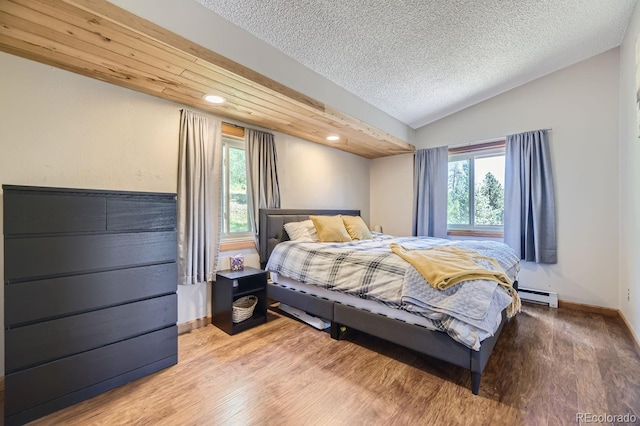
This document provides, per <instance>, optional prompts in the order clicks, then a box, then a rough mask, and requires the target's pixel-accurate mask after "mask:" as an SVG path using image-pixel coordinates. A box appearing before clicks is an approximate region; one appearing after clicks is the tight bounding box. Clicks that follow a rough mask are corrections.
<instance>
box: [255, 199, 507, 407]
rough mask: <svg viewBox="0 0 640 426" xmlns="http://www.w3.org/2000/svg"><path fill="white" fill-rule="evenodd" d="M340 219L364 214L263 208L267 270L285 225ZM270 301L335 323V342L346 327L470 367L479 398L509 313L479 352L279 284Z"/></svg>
mask: <svg viewBox="0 0 640 426" xmlns="http://www.w3.org/2000/svg"><path fill="white" fill-rule="evenodd" d="M336 214H344V215H352V216H354V215H360V211H359V210H292V209H260V222H259V223H260V233H259V242H260V262H261V265H262V267H263V268H264V267H265V266H266V263H267V261H268V259H269V256H270V254H271V252H272V251H273V248H274V247H275V246H276V245H277V244H279V243H281V242H283V241H287V240H289V237H288V235H287V233H286V231H285V230H284V227H283V226H284V224H285V223H288V222H299V221H302V220H306V219H308V218H309V215H336ZM267 296H268V297H269V298H270V299H273V300H276V301H279V302H282V303H285V304H287V305H290V306H293V307H295V308H298V309H301V310H303V311H306V312H308V313H310V314H312V315H316V316H319V317H322V318H324V319H327V320H330V321H331V337H332V338H334V339H336V340H337V339H339V338H340V334H341V333H340V328H341V327H343V326H344V327H351V328H353V329H355V330H360V331H362V332H365V333H368V334H370V335H373V336H376V337H379V338H382V339H385V340H387V341H389V342H393V343H396V344H399V345H401V346H404V347H407V348H409V349H413V350H415V351H418V352H420V353H423V354H426V355H429V356H432V357H434V358H437V359H440V360H443V361H446V362H449V363H451V364H454V365H457V366H459V367H463V368H467V369H469V370H470V371H471V390H472V392H473V393H474V395H478V392H479V390H480V379H481V377H482V372H483V371H484V368H485V366H486V365H487V361H488V360H489V356H490V355H491V352H492V351H493V347H494V346H495V344H496V341H497V340H498V337H499V336H500V333H501V332H502V328H503V327H504V324H505V322H506V320H507V318H506V312H505V311H503V312H502V322H501V323H500V326H499V328H498V331H496V333H495V334H494V335H493V336H492V337H489V338H487V339H485V340H483V341H482V346H481V348H480V350H479V351H474V350H472V349H470V348H468V347H466V346H464V345H463V344H461V343H458V342H456V341H455V340H453V339H452V338H451V337H449V335H447V334H446V333H443V332H440V331H433V330H429V329H427V328H425V327H422V326H419V325H415V324H409V323H406V322H404V321H401V320H397V319H393V318H389V317H386V316H384V315H379V314H375V313H372V312H369V311H365V310H362V309H358V308H355V307H352V306H349V305H345V304H342V303H339V302H334V301H331V300H327V299H324V298H320V297H316V296H312V295H310V294H308V293H303V292H299V291H296V290H292V289H289V288H285V287H282V286H279V285H277V284H272V283H270V284H268V286H267Z"/></svg>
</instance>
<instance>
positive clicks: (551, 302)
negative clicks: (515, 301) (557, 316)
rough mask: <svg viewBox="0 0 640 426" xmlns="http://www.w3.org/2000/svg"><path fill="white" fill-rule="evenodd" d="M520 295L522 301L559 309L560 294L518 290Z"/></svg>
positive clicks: (526, 289)
mask: <svg viewBox="0 0 640 426" xmlns="http://www.w3.org/2000/svg"><path fill="white" fill-rule="evenodd" d="M518 295H519V296H520V299H521V300H525V301H527V302H533V303H540V304H542V305H548V306H549V307H551V308H557V307H558V293H554V292H552V291H544V290H534V289H532V288H523V287H519V288H518Z"/></svg>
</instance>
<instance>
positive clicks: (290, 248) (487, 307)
mask: <svg viewBox="0 0 640 426" xmlns="http://www.w3.org/2000/svg"><path fill="white" fill-rule="evenodd" d="M392 242H395V243H398V244H400V245H402V246H404V247H406V248H407V249H419V248H427V247H433V246H436V245H442V244H455V245H460V246H462V247H465V248H469V249H473V250H477V251H479V252H480V253H482V254H483V255H485V256H488V257H493V258H495V259H496V260H497V261H498V264H499V265H500V266H501V267H502V269H503V270H504V271H505V273H506V274H507V276H508V277H509V278H510V279H511V280H512V281H513V280H515V279H516V277H517V273H518V270H519V259H518V257H517V256H516V255H515V253H514V252H513V250H511V249H510V248H509V247H508V246H506V245H505V244H502V243H498V242H493V241H451V240H443V239H438V238H426V237H391V236H389V235H384V234H375V235H374V239H372V240H364V241H353V242H350V243H309V242H295V241H287V242H283V243H280V244H278V245H277V246H276V247H275V248H274V250H273V252H272V253H271V256H270V258H269V262H268V263H267V270H269V271H272V272H276V273H278V274H279V275H282V276H284V277H288V278H291V279H294V280H297V281H300V282H303V283H305V284H312V285H316V286H319V287H322V288H325V289H328V290H333V291H339V292H342V293H346V294H350V295H353V296H356V297H359V298H362V299H369V300H374V301H377V302H379V303H382V304H385V305H387V306H390V307H393V308H397V309H403V310H406V311H409V312H411V313H413V314H415V315H419V316H421V317H423V318H428V319H429V320H431V322H432V324H433V327H434V329H438V330H441V331H444V332H447V333H448V334H449V335H450V336H451V337H452V338H454V339H455V340H457V341H459V342H460V343H463V344H465V345H466V346H468V347H470V348H472V349H475V350H478V349H479V348H480V343H481V341H482V340H484V339H485V338H486V337H489V336H491V335H492V334H493V333H494V332H495V330H496V329H497V327H498V326H499V324H500V320H501V314H500V313H501V311H502V310H503V309H504V308H505V307H506V306H507V305H508V304H509V303H510V302H511V297H510V296H508V295H507V294H506V292H505V291H504V290H502V289H500V288H499V286H497V284H496V283H495V282H486V281H483V280H477V281H478V282H472V281H467V282H464V283H461V284H458V285H456V286H453V287H452V289H451V290H450V291H448V292H441V291H439V290H436V291H435V292H433V291H431V290H432V289H431V288H430V285H429V284H428V283H427V282H426V281H424V278H422V276H421V275H420V274H419V273H417V271H416V270H415V268H414V267H413V266H411V265H410V264H409V263H408V262H406V261H405V260H403V259H402V258H401V257H400V256H398V255H396V254H394V253H393V252H391V249H390V244H391V243H392ZM505 296H506V297H505ZM470 312H471V313H472V315H469V313H470Z"/></svg>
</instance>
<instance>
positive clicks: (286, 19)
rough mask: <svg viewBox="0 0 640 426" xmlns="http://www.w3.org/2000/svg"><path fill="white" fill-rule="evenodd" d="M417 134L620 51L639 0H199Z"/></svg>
mask: <svg viewBox="0 0 640 426" xmlns="http://www.w3.org/2000/svg"><path fill="white" fill-rule="evenodd" d="M196 1H198V2H199V3H201V4H203V5H205V6H206V7H208V8H209V9H211V10H213V11H214V12H216V13H218V14H219V15H221V16H223V17H224V18H226V19H227V20H229V21H231V22H233V23H234V24H236V25H238V26H240V27H241V28H243V29H245V30H247V31H248V32H250V33H252V34H253V35H255V36H256V37H258V38H260V39H262V40H264V41H266V42H267V43H269V44H271V45H272V46H274V47H276V48H277V49H279V50H281V51H282V52H284V53H285V54H287V55H288V56H290V57H292V58H293V59H295V60H296V61H298V62H300V63H302V64H303V65H305V66H307V67H308V68H310V69H312V70H314V71H315V72H317V73H319V74H320V75H322V76H324V77H325V78H327V79H328V80H330V81H332V82H334V83H336V84H337V85H338V86H340V87H342V88H344V89H346V90H348V91H350V92H352V93H353V94H355V95H356V96H358V97H360V98H361V99H363V100H365V101H367V102H369V103H370V104H372V105H374V106H375V107H377V108H378V109H380V110H382V111H384V112H386V113H388V114H389V115H391V116H393V117H395V118H397V119H399V120H400V121H402V122H404V123H406V124H408V125H409V126H411V127H414V128H417V127H420V126H422V125H424V124H427V123H430V122H432V121H435V120H437V119H439V118H442V117H444V116H446V115H449V114H451V113H454V112H456V111H459V110H461V109H463V108H466V107H468V106H471V105H473V104H476V103H478V102H481V101H483V100H485V99H488V98H490V97H492V96H495V95H497V94H499V93H502V92H504V91H506V90H509V89H512V88H514V87H517V86H519V85H521V84H524V83H527V82H529V81H531V80H534V79H536V78H539V77H541V76H543V75H545V74H548V73H550V72H553V71H556V70H558V69H561V68H564V67H566V66H569V65H571V64H574V63H576V62H579V61H581V60H584V59H586V58H589V57H591V56H594V55H597V54H599V53H602V52H604V51H606V50H609V49H611V48H614V47H616V46H619V45H620V43H621V41H622V38H623V36H624V32H625V29H626V26H627V23H628V21H629V18H630V16H631V13H632V11H633V7H634V5H635V3H636V0H428V1H427V0H403V1H388V0H360V1H340V0H296V1H291V0H196Z"/></svg>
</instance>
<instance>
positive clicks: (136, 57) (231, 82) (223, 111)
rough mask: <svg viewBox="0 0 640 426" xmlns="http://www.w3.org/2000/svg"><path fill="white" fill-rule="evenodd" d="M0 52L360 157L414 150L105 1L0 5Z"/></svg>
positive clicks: (28, 0) (35, 0)
mask: <svg viewBox="0 0 640 426" xmlns="http://www.w3.org/2000/svg"><path fill="white" fill-rule="evenodd" d="M0 50H2V51H5V52H8V53H11V54H15V55H18V56H22V57H24V58H27V59H32V60H35V61H39V62H42V63H45V64H49V65H53V66H56V67H59V68H62V69H65V70H69V71H72V72H75V73H79V74H82V75H85V76H88V77H92V78H96V79H99V80H103V81H106V82H109V83H113V84H117V85H119V86H123V87H126V88H129V89H133V90H136V91H140V92H143V93H147V94H150V95H153V96H157V97H160V98H163V99H167V100H171V101H175V102H178V103H180V104H184V105H188V106H193V107H196V108H199V109H202V110H206V111H210V112H212V113H214V114H217V115H220V116H223V117H229V118H232V119H235V120H239V121H242V122H245V123H248V124H253V125H256V126H260V127H265V128H268V129H272V130H275V131H279V132H282V133H285V134H289V135H293V136H297V137H300V138H303V139H306V140H309V141H312V142H317V143H321V144H325V145H329V146H332V147H335V148H337V149H341V150H344V151H347V152H350V153H353V154H356V155H360V156H363V157H366V158H377V157H383V156H388V155H394V154H399V153H408V152H413V151H414V149H415V148H414V147H413V145H410V144H409V143H407V142H405V141H403V140H401V139H399V138H397V137H395V136H393V135H391V134H389V133H387V132H385V131H382V130H380V129H377V128H375V127H373V126H371V125H370V124H368V123H365V122H363V121H361V120H358V119H356V118H354V117H351V116H349V115H347V114H344V113H342V112H341V111H338V110H336V109H335V108H332V107H331V106H330V105H326V104H324V103H322V102H319V101H317V100H315V99H312V98H310V97H308V96H306V95H304V94H302V93H300V92H297V91H295V90H293V89H291V88H289V87H286V86H284V85H282V84H280V83H278V82H276V81H274V80H272V79H269V78H267V77H265V76H264V75H261V74H259V73H257V72H255V71H252V70H251V69H248V68H246V67H244V66H242V65H240V64H238V63H236V62H233V61H231V60H229V59H227V58H225V57H223V56H221V55H219V54H217V53H215V52H213V51H211V50H208V49H206V48H204V47H202V46H200V45H198V44H196V43H193V42H191V41H189V40H187V39H185V38H183V37H181V36H179V35H177V34H174V33H172V32H170V31H168V30H166V29H164V28H162V27H160V26H158V25H155V24H153V23H151V22H149V21H147V20H144V19H142V18H139V17H137V16H135V15H133V14H132V13H130V12H128V11H126V10H124V9H121V8H119V7H116V6H115V5H113V4H111V3H109V2H107V1H104V0H11V1H9V0H1V1H0ZM211 93H213V94H217V95H221V96H223V97H224V98H225V99H226V102H225V103H223V104H221V105H212V104H209V103H207V102H205V101H204V99H203V97H204V95H206V94H211ZM331 134H336V135H339V137H340V139H339V140H337V141H328V140H327V136H329V135H331Z"/></svg>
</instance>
